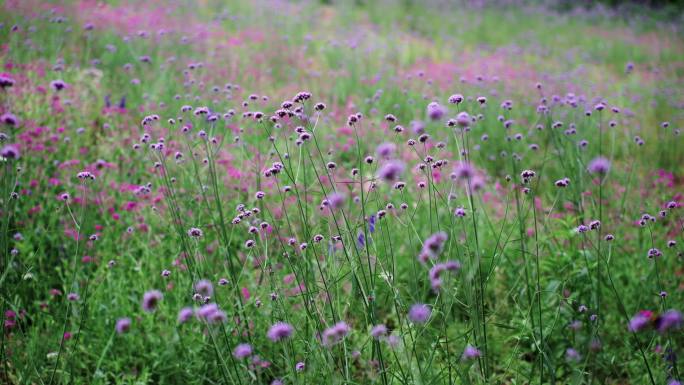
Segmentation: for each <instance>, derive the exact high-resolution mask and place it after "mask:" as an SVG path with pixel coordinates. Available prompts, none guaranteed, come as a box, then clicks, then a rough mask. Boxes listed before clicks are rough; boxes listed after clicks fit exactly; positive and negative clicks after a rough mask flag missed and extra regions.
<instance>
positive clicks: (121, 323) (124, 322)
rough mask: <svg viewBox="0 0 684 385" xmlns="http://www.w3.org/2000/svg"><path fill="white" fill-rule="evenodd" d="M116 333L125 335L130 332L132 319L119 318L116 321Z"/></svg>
mask: <svg viewBox="0 0 684 385" xmlns="http://www.w3.org/2000/svg"><path fill="white" fill-rule="evenodd" d="M115 328H116V332H117V333H119V334H124V333H126V332H128V331H129V330H130V328H131V319H130V318H119V319H118V320H116V327H115Z"/></svg>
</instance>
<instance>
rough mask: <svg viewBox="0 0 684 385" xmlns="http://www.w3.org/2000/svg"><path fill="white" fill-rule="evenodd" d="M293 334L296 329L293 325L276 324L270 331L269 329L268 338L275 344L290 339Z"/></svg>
mask: <svg viewBox="0 0 684 385" xmlns="http://www.w3.org/2000/svg"><path fill="white" fill-rule="evenodd" d="M293 332H294V328H293V327H292V325H290V324H287V323H285V322H276V323H275V324H273V326H271V328H270V329H268V333H266V336H267V337H268V339H269V340H271V341H273V342H278V341H282V340H284V339H286V338H290V336H292V333H293Z"/></svg>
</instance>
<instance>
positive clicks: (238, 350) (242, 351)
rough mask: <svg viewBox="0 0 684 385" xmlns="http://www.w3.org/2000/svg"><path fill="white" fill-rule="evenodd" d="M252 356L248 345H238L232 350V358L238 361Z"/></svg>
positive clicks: (250, 347)
mask: <svg viewBox="0 0 684 385" xmlns="http://www.w3.org/2000/svg"><path fill="white" fill-rule="evenodd" d="M251 355H252V346H251V345H250V344H239V345H238V346H236V347H235V349H233V357H235V358H237V359H238V360H242V359H245V358H247V357H249V356H251Z"/></svg>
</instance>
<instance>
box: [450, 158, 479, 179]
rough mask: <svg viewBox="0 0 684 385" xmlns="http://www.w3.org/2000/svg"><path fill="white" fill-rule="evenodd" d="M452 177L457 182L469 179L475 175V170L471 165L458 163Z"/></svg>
mask: <svg viewBox="0 0 684 385" xmlns="http://www.w3.org/2000/svg"><path fill="white" fill-rule="evenodd" d="M451 175H452V178H453V179H456V180H461V179H468V178H472V177H473V176H474V175H475V170H474V169H473V166H471V165H470V164H469V163H465V162H458V163H457V164H456V167H454V172H453V173H452V174H451Z"/></svg>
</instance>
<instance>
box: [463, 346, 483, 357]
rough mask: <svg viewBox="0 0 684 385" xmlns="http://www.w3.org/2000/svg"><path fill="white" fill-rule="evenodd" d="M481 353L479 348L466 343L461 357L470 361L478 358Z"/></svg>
mask: <svg viewBox="0 0 684 385" xmlns="http://www.w3.org/2000/svg"><path fill="white" fill-rule="evenodd" d="M481 355H482V353H481V352H480V349H478V348H476V347H474V346H472V345H467V346H466V347H465V349H463V356H462V359H463V360H464V361H470V360H474V359H476V358H479V357H480V356H481Z"/></svg>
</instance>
